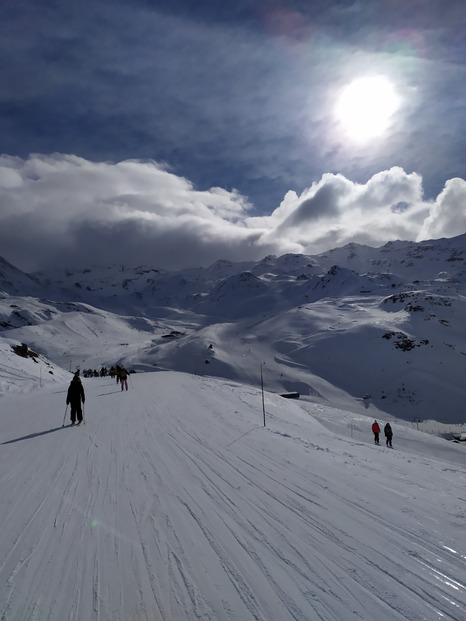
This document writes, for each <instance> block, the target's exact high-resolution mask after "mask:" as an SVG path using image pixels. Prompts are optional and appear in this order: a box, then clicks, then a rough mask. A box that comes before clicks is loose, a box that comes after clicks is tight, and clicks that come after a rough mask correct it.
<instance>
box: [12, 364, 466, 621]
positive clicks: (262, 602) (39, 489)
mask: <svg viewBox="0 0 466 621" xmlns="http://www.w3.org/2000/svg"><path fill="white" fill-rule="evenodd" d="M0 360H3V358H0ZM26 363H30V364H31V365H36V366H37V363H34V361H31V360H24V363H23V364H26ZM0 366H1V365H0ZM32 368H34V367H32ZM0 372H1V373H3V376H4V377H5V376H6V370H5V368H3V367H2V368H1V369H0ZM1 373H0V374H1ZM63 373H65V372H64V371H63ZM33 376H34V373H32V374H31V378H32V377H33ZM47 379H48V381H47V382H46V383H41V384H40V388H39V389H35V390H32V391H31V389H32V388H33V387H34V386H33V383H31V382H32V380H31V381H30V382H24V383H23V384H21V383H20V382H16V383H14V382H13V384H14V386H15V387H16V394H15V393H14V392H13V391H9V392H6V393H4V396H3V397H2V398H1V400H0V407H1V414H0V498H1V503H0V523H1V524H2V537H1V538H0V619H1V620H2V621H31V620H34V621H45V620H48V621H92V620H99V621H110V620H112V621H130V620H134V621H141V620H144V621H157V620H164V621H184V620H186V621H188V620H189V621H194V620H202V621H208V620H210V621H220V620H229V621H231V620H238V621H249V620H251V621H252V620H254V621H288V620H290V621H291V620H294V621H296V620H303V621H314V620H316V621H347V620H350V619H351V620H353V619H358V620H366V621H401V620H404V621H421V620H422V621H434V620H439V621H440V620H442V621H464V620H465V619H466V537H465V531H464V525H465V518H466V488H465V474H466V451H465V448H466V447H465V446H464V445H460V444H454V443H449V442H446V441H445V440H442V439H440V438H436V437H432V436H429V435H427V434H425V433H421V432H419V431H416V430H415V429H410V428H408V427H407V426H406V425H405V426H403V425H401V424H397V423H396V422H395V423H392V427H393V429H394V439H393V446H394V448H393V449H389V448H387V447H385V446H384V445H383V444H382V445H381V446H375V445H374V444H373V441H372V434H371V432H370V425H371V422H372V418H371V417H369V416H368V415H364V414H362V413H360V414H355V413H354V412H349V411H348V410H338V409H335V408H331V407H326V406H325V405H323V404H319V403H311V402H309V401H308V402H305V401H301V400H300V401H295V400H289V399H283V398H282V397H280V396H278V395H276V394H271V393H268V392H266V393H265V399H264V406H265V412H266V427H264V426H263V409H262V399H261V392H260V389H259V388H258V387H253V386H247V385H245V384H240V383H235V382H233V381H232V380H228V379H218V378H211V377H200V376H195V375H189V374H184V373H179V372H173V371H166V372H154V373H140V374H139V373H138V374H134V375H131V376H130V382H129V390H128V391H127V392H126V391H125V392H124V393H122V392H121V391H120V390H119V386H118V385H116V383H115V382H114V381H113V380H111V379H110V378H95V379H94V378H93V379H84V380H83V384H84V388H85V391H86V405H85V419H86V424H85V425H82V426H80V427H79V428H71V427H68V426H66V427H65V428H63V427H62V423H63V420H64V418H63V417H64V414H65V397H66V389H67V386H68V379H69V376H68V377H67V378H66V379H65V378H64V377H58V376H57V375H56V374H53V375H49V377H48V378H47ZM34 385H36V384H34ZM368 414H369V412H368ZM65 422H66V424H68V422H69V421H68V420H66V421H65ZM380 422H381V423H383V422H384V421H383V420H380Z"/></svg>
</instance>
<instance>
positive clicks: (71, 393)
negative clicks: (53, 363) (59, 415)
mask: <svg viewBox="0 0 466 621" xmlns="http://www.w3.org/2000/svg"><path fill="white" fill-rule="evenodd" d="M81 401H82V402H83V403H84V401H85V396H84V388H83V385H82V383H81V380H80V379H79V377H73V379H72V380H71V384H70V385H69V388H68V394H67V395H66V405H69V404H70V403H80V402H81Z"/></svg>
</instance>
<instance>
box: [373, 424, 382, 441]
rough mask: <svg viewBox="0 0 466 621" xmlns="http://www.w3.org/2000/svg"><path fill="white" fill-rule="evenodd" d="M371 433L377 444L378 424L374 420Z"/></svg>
mask: <svg viewBox="0 0 466 621" xmlns="http://www.w3.org/2000/svg"><path fill="white" fill-rule="evenodd" d="M372 433H373V434H374V442H375V444H379V433H380V427H379V423H378V422H377V421H376V420H375V421H374V422H373V423H372Z"/></svg>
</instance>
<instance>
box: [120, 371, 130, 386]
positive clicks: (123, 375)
mask: <svg viewBox="0 0 466 621" xmlns="http://www.w3.org/2000/svg"><path fill="white" fill-rule="evenodd" d="M120 384H121V390H123V389H124V388H126V390H128V371H127V370H126V369H125V367H121V369H120Z"/></svg>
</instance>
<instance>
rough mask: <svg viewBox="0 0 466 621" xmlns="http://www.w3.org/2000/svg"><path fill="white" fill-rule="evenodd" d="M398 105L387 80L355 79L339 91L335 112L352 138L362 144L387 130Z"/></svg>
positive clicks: (396, 97)
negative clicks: (340, 92)
mask: <svg viewBox="0 0 466 621" xmlns="http://www.w3.org/2000/svg"><path fill="white" fill-rule="evenodd" d="M399 103H400V101H399V98H398V96H397V94H396V92H395V89H394V87H393V84H392V83H391V82H390V81H389V80H388V79H387V78H384V77H367V78H359V79H357V80H354V81H353V82H351V83H350V84H348V86H347V87H346V88H345V89H344V90H343V92H342V94H341V96H340V98H339V100H338V102H337V105H336V109H335V113H336V116H337V118H338V119H339V121H340V122H341V123H342V124H343V126H344V128H345V129H346V131H347V132H348V133H349V135H350V136H351V137H352V138H353V139H355V140H358V141H365V140H369V139H370V138H375V137H377V136H380V135H382V134H383V133H384V132H385V131H386V130H387V129H388V127H389V125H390V119H391V117H392V115H393V114H394V112H395V111H396V110H397V109H398V107H399Z"/></svg>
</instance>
